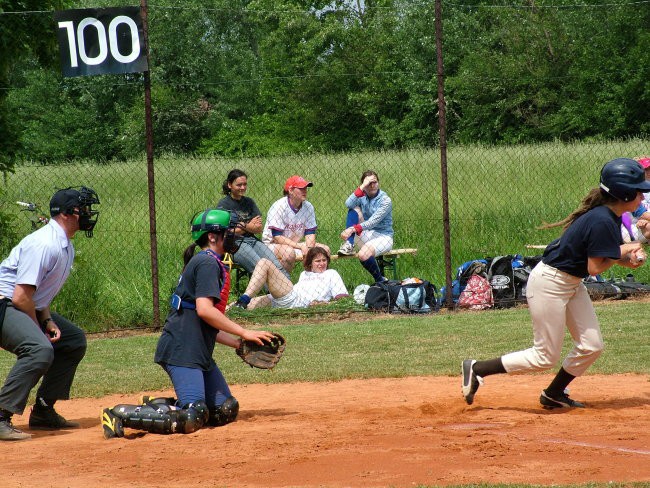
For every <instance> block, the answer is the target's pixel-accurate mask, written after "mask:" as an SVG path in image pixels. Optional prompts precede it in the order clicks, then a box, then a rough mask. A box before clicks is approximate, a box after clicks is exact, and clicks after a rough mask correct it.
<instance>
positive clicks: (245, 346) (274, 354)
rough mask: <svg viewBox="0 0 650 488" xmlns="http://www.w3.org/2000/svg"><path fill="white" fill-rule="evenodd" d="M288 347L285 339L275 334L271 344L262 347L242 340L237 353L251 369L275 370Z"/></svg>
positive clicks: (266, 343) (267, 343)
mask: <svg viewBox="0 0 650 488" xmlns="http://www.w3.org/2000/svg"><path fill="white" fill-rule="evenodd" d="M286 346H287V341H286V340H285V339H284V337H282V336H281V335H280V334H276V333H275V332H274V333H273V339H272V340H271V342H270V343H269V342H264V344H263V345H261V346H260V345H259V344H257V343H256V342H253V341H244V340H242V341H241V342H240V344H239V347H238V348H237V349H236V352H237V355H238V356H239V357H240V358H242V359H243V360H244V362H245V363H246V364H248V365H249V366H250V367H251V368H260V369H273V367H274V366H275V365H276V364H278V361H280V358H281V357H282V354H284V349H285V347H286Z"/></svg>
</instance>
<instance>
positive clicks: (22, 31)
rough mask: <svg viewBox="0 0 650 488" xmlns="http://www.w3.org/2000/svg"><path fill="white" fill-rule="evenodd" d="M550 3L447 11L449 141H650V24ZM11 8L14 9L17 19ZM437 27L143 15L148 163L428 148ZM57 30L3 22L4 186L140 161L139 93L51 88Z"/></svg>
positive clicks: (217, 12)
mask: <svg viewBox="0 0 650 488" xmlns="http://www.w3.org/2000/svg"><path fill="white" fill-rule="evenodd" d="M19 3H20V5H18V4H19ZM547 3H549V2H542V3H541V4H540V3H539V2H535V3H529V4H528V3H527V4H523V5H513V6H495V5H492V3H491V2H475V3H474V4H473V5H468V4H462V5H460V4H446V5H445V8H444V10H443V19H442V20H443V36H444V37H443V52H442V55H443V59H444V66H445V78H444V82H445V84H446V94H445V97H446V101H447V120H448V122H447V135H448V138H449V140H450V141H452V142H461V143H470V144H471V143H476V142H483V143H489V144H501V143H506V144H510V143H519V142H521V143H531V142H537V141H553V140H564V141H571V140H576V139H583V138H590V139H591V138H593V139H603V140H605V139H608V138H624V137H637V136H643V134H646V133H647V132H648V130H649V125H648V122H647V119H648V118H647V116H645V115H646V114H647V113H648V111H649V110H650V93H649V90H650V88H648V83H647V79H648V76H649V75H648V68H647V66H648V65H649V64H650V59H649V57H650V39H649V38H650V35H649V34H648V30H647V25H648V22H650V19H649V15H650V14H649V13H648V9H637V8H636V5H635V4H634V3H632V4H628V3H626V2H624V1H623V0H618V1H617V2H615V3H614V4H608V5H585V6H577V5H574V4H573V3H571V2H569V1H568V0H567V1H566V2H564V0H562V1H561V2H560V4H559V5H558V2H557V1H554V2H553V5H550V4H549V5H547ZM563 3H566V5H563ZM4 4H7V5H10V6H13V7H14V8H18V7H20V8H21V9H22V8H23V7H22V4H24V2H22V3H21V2H6V1H5V2H4ZM66 5H69V6H71V7H76V8H81V7H89V6H97V5H101V6H109V5H112V4H110V2H108V1H104V0H102V1H100V2H99V4H97V3H92V2H89V1H87V0H77V1H70V2H66ZM47 6H52V7H55V6H58V2H50V4H48V5H47ZM47 6H46V8H47ZM433 9H434V2H427V1H422V0H409V1H401V0H374V1H368V2H346V1H341V0H337V1H335V2H325V1H322V0H283V1H280V2H278V1H275V0H273V1H272V0H237V1H236V2H231V1H227V0H210V1H208V2H205V1H202V2H199V1H197V0H191V1H186V2H167V3H166V4H164V5H158V4H156V5H153V6H149V9H148V11H149V17H148V20H149V22H148V25H149V41H150V46H151V82H152V105H153V119H154V120H153V122H154V148H155V151H156V152H157V153H158V154H164V153H167V152H170V151H172V152H175V153H184V154H190V153H194V152H197V151H198V152H200V153H201V154H218V155H223V156H235V155H248V156H259V155H278V154H287V153H295V152H308V151H322V152H336V151H347V150H358V149H365V150H368V149H371V150H372V149H403V148H409V147H432V146H434V145H435V144H436V142H437V138H438V127H437V123H438V109H437V96H438V95H437V89H438V86H437V85H438V77H437V66H436V58H437V52H436V47H435V38H434V30H433V19H434V12H433ZM49 22H50V20H49V16H47V15H44V14H42V13H34V14H31V13H30V14H23V15H19V16H14V15H11V16H10V15H3V14H2V12H0V33H2V32H6V33H7V36H2V37H0V38H2V39H3V41H4V42H5V43H4V44H0V59H2V60H3V61H2V62H0V68H2V69H0V80H1V79H3V78H2V77H3V76H5V75H6V81H5V82H2V83H0V87H1V86H2V85H8V86H9V87H10V88H11V89H10V90H9V91H7V92H3V91H0V130H1V131H2V132H3V134H7V137H5V138H3V139H2V141H1V142H0V144H2V146H0V149H2V150H1V151H0V170H2V169H3V168H10V167H11V165H12V164H13V163H12V158H14V157H15V156H17V157H19V158H20V159H37V160H39V161H56V160H61V159H69V158H73V159H94V160H109V159H113V158H129V157H135V156H136V155H140V154H141V153H142V151H143V149H144V110H143V103H144V102H143V91H142V77H141V76H140V75H128V76H105V77H102V76H96V77H89V78H87V79H84V80H72V81H71V80H66V81H61V80H59V79H58V76H55V75H54V73H55V72H54V71H52V72H50V70H52V69H55V68H53V66H54V65H56V64H57V63H56V54H55V49H54V48H55V43H54V37H55V36H54V35H53V34H54V32H52V25H51V23H49ZM32 25H34V26H35V27H34V30H33V32H26V31H27V30H28V26H29V27H31V26H32ZM23 42H24V43H25V45H23V44H22V43H23ZM3 49H4V50H3ZM5 53H6V54H7V55H6V56H2V54H5ZM12 54H14V55H13V56H12ZM15 54H20V56H16V55H15ZM9 60H11V61H9ZM3 93H6V94H7V97H8V98H9V99H10V100H8V103H7V104H3V102H2V99H1V97H2V96H3V95H2V94H3ZM9 114H11V117H9Z"/></svg>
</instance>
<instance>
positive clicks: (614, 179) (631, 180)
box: [600, 158, 650, 202]
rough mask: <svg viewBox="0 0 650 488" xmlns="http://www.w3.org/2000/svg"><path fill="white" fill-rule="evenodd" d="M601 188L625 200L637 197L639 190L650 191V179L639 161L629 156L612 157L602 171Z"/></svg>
mask: <svg viewBox="0 0 650 488" xmlns="http://www.w3.org/2000/svg"><path fill="white" fill-rule="evenodd" d="M600 188H602V189H603V190H605V191H606V192H607V193H609V194H610V195H611V196H613V197H614V198H616V199H618V200H623V201H624V202H630V201H632V200H634V199H635V198H636V194H637V192H648V191H650V181H647V180H646V179H645V170H644V169H643V167H642V166H641V164H639V162H638V161H635V160H634V159H628V158H617V159H612V160H611V161H609V162H608V163H606V164H605V166H603V169H602V170H601V171H600Z"/></svg>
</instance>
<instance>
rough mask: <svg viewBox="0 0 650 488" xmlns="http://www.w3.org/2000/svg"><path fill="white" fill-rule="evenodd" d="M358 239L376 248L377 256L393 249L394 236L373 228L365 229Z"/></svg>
mask: <svg viewBox="0 0 650 488" xmlns="http://www.w3.org/2000/svg"><path fill="white" fill-rule="evenodd" d="M356 240H358V241H361V242H362V243H363V244H369V245H371V246H372V247H373V248H374V249H375V256H380V255H382V254H385V253H387V252H388V251H390V250H391V249H393V236H389V235H387V234H380V233H379V232H377V231H375V230H372V229H369V230H364V231H363V232H362V233H361V235H359V236H357V237H356ZM357 244H358V243H357Z"/></svg>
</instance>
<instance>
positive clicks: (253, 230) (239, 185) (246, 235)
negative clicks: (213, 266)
mask: <svg viewBox="0 0 650 488" xmlns="http://www.w3.org/2000/svg"><path fill="white" fill-rule="evenodd" d="M247 186H248V175H246V173H244V172H243V171H242V170H240V169H233V170H231V171H230V172H229V173H228V177H227V178H226V181H224V182H223V194H224V195H225V197H223V198H222V199H221V200H219V203H218V204H217V207H218V208H222V209H224V210H229V211H231V212H234V213H236V214H237V217H238V218H239V222H240V224H243V225H242V226H240V227H239V228H237V234H238V235H239V236H241V243H240V245H239V250H238V251H237V252H236V253H235V254H234V255H233V261H234V262H235V263H236V264H238V265H240V266H242V267H243V268H244V269H245V270H246V271H248V272H249V273H251V274H252V273H253V270H254V269H255V265H257V262H258V261H259V260H260V259H262V258H266V259H268V260H269V261H271V262H272V263H273V264H274V265H275V266H276V267H277V268H278V269H279V270H280V271H282V273H284V275H285V276H286V277H287V278H289V273H287V271H286V270H285V269H284V268H283V267H282V265H281V264H280V262H279V261H278V258H276V257H275V254H274V253H273V251H272V250H271V249H270V248H269V247H268V246H267V245H266V244H264V243H263V242H262V241H261V240H259V239H258V238H257V236H256V235H255V234H259V233H261V232H262V227H263V225H262V213H261V212H260V210H259V208H257V204H256V203H255V200H253V199H252V198H250V197H247V196H245V193H246V189H247Z"/></svg>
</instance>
